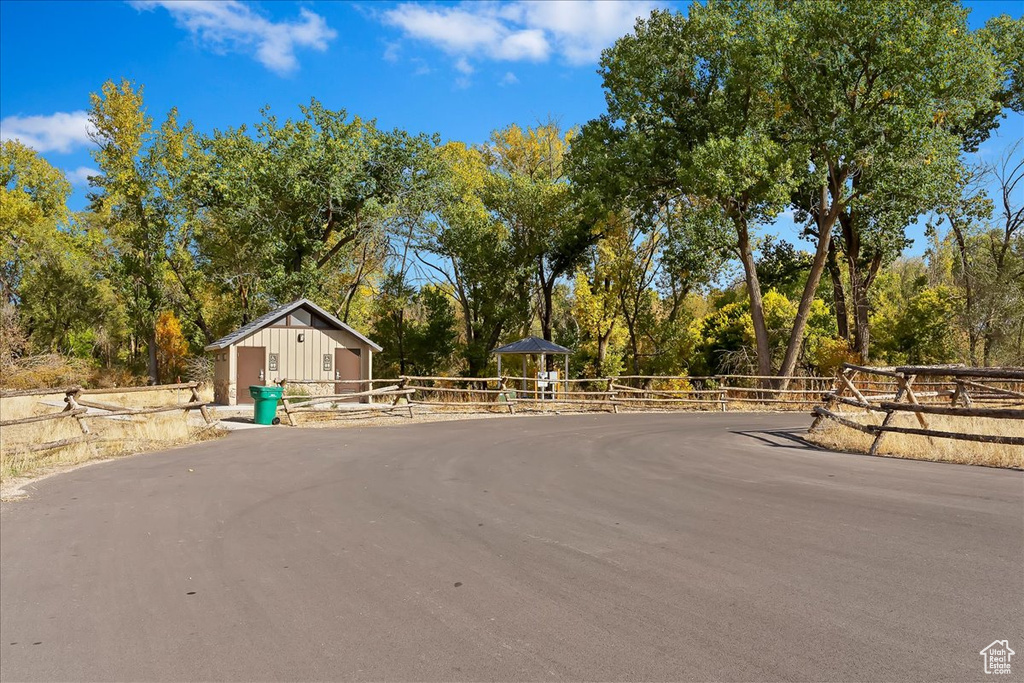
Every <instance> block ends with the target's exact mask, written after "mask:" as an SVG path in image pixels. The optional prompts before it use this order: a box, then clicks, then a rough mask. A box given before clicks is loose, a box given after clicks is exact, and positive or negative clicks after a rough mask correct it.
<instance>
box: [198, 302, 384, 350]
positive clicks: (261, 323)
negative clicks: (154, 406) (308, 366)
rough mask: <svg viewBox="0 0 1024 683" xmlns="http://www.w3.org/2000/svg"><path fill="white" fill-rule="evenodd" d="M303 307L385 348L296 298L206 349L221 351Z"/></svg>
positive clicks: (314, 306) (367, 341)
mask: <svg viewBox="0 0 1024 683" xmlns="http://www.w3.org/2000/svg"><path fill="white" fill-rule="evenodd" d="M303 307H305V308H308V309H310V310H311V311H313V312H314V313H316V314H317V315H319V316H320V317H321V318H323V319H324V320H326V321H327V322H329V323H330V324H331V325H332V326H333V327H334V328H335V329H337V330H344V331H345V332H348V333H349V334H351V335H352V336H354V337H355V338H356V339H359V340H360V341H364V342H366V343H367V344H368V345H369V346H370V348H372V349H373V350H374V351H382V350H383V347H382V346H380V345H379V344H377V343H376V342H374V341H372V340H371V339H369V338H368V337H366V336H364V335H362V334H360V333H359V332H357V331H356V330H354V329H353V328H351V327H349V326H348V325H346V324H345V323H343V322H341V321H340V320H338V319H337V318H335V317H334V316H333V315H331V314H330V313H328V312H327V311H325V310H324V309H323V308H321V307H320V306H317V305H316V304H315V303H313V302H312V301H310V300H309V299H296V300H295V301H293V302H291V303H290V304H285V305H284V306H279V307H277V308H275V309H274V310H272V311H270V312H269V313H267V314H265V315H261V316H260V317H258V318H256V319H255V320H253V321H251V322H249V323H246V324H245V325H242V326H241V327H239V328H238V329H237V330H235V331H234V332H231V333H230V334H226V335H224V336H223V337H221V338H220V339H218V340H217V341H215V342H213V343H212V344H210V345H209V346H207V347H206V349H205V350H206V351H220V350H221V349H224V348H227V347H228V346H231V345H232V344H235V343H237V342H240V341H242V340H243V339H245V338H246V337H248V336H249V335H250V334H253V333H254V332H257V331H259V330H261V329H263V328H264V327H266V326H267V325H269V324H271V323H272V322H274V321H275V320H277V319H278V318H280V317H281V316H284V315H288V314H289V313H291V312H292V311H294V310H295V309H297V308H303Z"/></svg>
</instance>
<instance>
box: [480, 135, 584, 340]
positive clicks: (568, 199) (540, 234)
mask: <svg viewBox="0 0 1024 683" xmlns="http://www.w3.org/2000/svg"><path fill="white" fill-rule="evenodd" d="M573 134H574V133H573V131H569V132H567V133H564V132H562V130H561V129H560V128H559V126H558V124H557V123H555V122H553V121H549V122H547V123H545V124H542V125H539V126H536V127H534V128H527V129H525V130H524V129H522V128H520V127H519V126H517V125H511V126H509V127H507V128H503V129H501V130H497V131H495V132H494V133H492V134H491V139H490V141H489V142H488V143H487V144H486V145H484V146H483V151H484V155H485V158H486V159H487V161H488V164H489V166H490V171H491V172H490V173H489V174H488V176H487V183H486V185H485V193H486V194H485V203H486V204H487V206H488V208H489V209H490V210H491V211H492V212H493V214H494V215H495V216H496V217H497V218H498V219H499V220H501V222H502V223H504V224H505V226H506V227H507V229H508V230H509V232H510V234H511V235H512V236H513V237H514V239H516V240H517V241H518V242H519V243H520V245H521V247H522V248H523V249H524V250H525V251H526V253H528V255H529V256H528V257H529V258H530V260H531V262H532V267H533V271H534V279H535V282H536V288H537V311H538V318H539V319H540V328H541V334H542V335H543V337H544V339H546V340H548V341H551V339H552V315H553V311H554V304H553V293H554V289H555V284H556V283H557V282H558V281H559V279H560V278H562V277H564V276H565V275H567V274H568V273H571V272H572V270H573V269H574V268H575V267H576V266H577V265H579V263H580V262H581V261H582V259H583V256H584V254H585V253H586V251H587V249H588V247H590V245H592V244H593V242H594V240H595V238H596V235H595V233H594V231H593V230H592V229H591V228H590V226H589V224H588V223H587V222H586V221H585V220H584V214H583V213H582V212H581V211H580V209H579V207H578V206H577V204H576V202H575V197H574V196H573V194H572V192H571V188H570V187H569V183H568V178H567V177H566V172H565V167H564V164H563V158H564V157H565V155H566V153H567V152H568V150H569V145H570V143H571V140H572V137H573Z"/></svg>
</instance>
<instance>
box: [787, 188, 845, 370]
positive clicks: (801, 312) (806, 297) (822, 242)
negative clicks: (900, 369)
mask: <svg viewBox="0 0 1024 683" xmlns="http://www.w3.org/2000/svg"><path fill="white" fill-rule="evenodd" d="M827 199H828V190H827V188H825V187H823V188H822V192H821V207H822V209H823V208H824V207H825V206H826V204H827ZM840 208H841V207H840V206H839V205H835V206H833V207H832V209H830V210H829V212H828V213H827V214H825V215H824V216H823V218H822V219H821V221H820V222H819V224H818V248H817V249H816V250H815V252H814V260H813V261H812V262H811V272H810V273H809V274H808V275H807V282H806V283H805V284H804V292H803V295H802V296H801V297H800V305H799V306H798V307H797V311H796V319H795V320H794V321H793V330H792V331H791V332H790V334H789V343H788V344H787V345H786V356H785V358H784V359H783V361H782V367H781V368H779V375H781V376H782V379H781V380H780V382H779V388H780V389H785V388H787V387H788V386H789V380H788V379H786V378H787V377H790V376H791V375H792V374H793V371H794V370H795V369H796V360H797V357H798V356H799V355H800V348H801V347H802V346H803V343H804V330H805V329H806V327H807V318H808V316H809V315H810V313H811V304H813V303H814V295H815V293H816V292H817V291H818V283H819V282H821V273H822V271H823V270H824V269H825V259H826V258H827V257H828V245H829V244H830V243H831V242H832V227H833V226H834V225H835V222H836V219H837V218H838V217H839V210H840Z"/></svg>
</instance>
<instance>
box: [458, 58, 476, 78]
mask: <svg viewBox="0 0 1024 683" xmlns="http://www.w3.org/2000/svg"><path fill="white" fill-rule="evenodd" d="M455 70H456V71H458V72H459V73H460V74H465V75H466V76H468V75H470V74H471V73H473V65H472V64H470V63H469V62H468V61H466V58H465V57H459V60H458V61H457V62H455Z"/></svg>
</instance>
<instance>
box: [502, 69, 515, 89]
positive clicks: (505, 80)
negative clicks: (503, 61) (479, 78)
mask: <svg viewBox="0 0 1024 683" xmlns="http://www.w3.org/2000/svg"><path fill="white" fill-rule="evenodd" d="M518 82H519V79H518V78H516V75H515V74H514V73H512V72H511V71H506V72H505V75H504V76H502V77H501V80H500V81H498V85H501V86H505V85H515V84H516V83H518Z"/></svg>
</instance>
